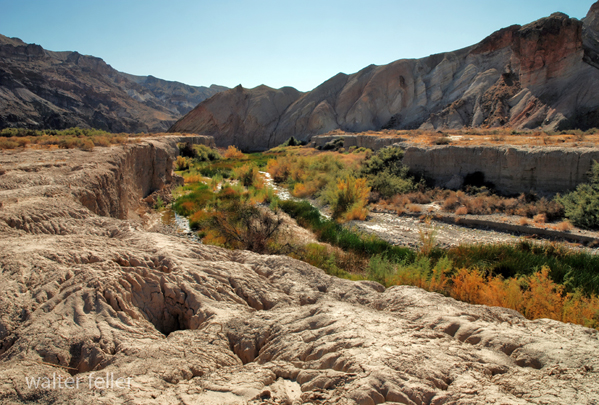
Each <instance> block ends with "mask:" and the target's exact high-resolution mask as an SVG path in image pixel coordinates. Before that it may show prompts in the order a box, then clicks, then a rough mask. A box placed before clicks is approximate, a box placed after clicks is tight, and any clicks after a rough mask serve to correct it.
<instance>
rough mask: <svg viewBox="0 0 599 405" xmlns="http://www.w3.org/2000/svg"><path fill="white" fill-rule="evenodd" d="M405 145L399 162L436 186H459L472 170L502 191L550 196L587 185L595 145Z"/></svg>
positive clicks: (596, 156) (596, 151) (597, 154)
mask: <svg viewBox="0 0 599 405" xmlns="http://www.w3.org/2000/svg"><path fill="white" fill-rule="evenodd" d="M400 145H403V146H404V148H405V154H404V158H403V164H405V165H406V166H408V167H409V168H410V170H411V171H412V172H414V173H417V174H420V175H423V176H424V177H425V178H428V179H429V180H433V181H434V183H435V185H436V186H437V187H447V188H459V187H460V185H458V186H457V187H452V184H459V183H460V182H461V183H462V184H463V181H464V178H465V177H466V176H468V175H472V174H474V173H476V172H480V173H482V174H484V179H485V181H487V182H490V183H492V184H493V185H494V187H495V188H496V190H497V191H499V192H501V193H503V194H520V193H529V192H536V193H539V194H548V195H553V194H556V193H564V192H566V191H568V190H574V189H575V188H576V186H578V185H579V184H581V183H588V182H589V178H588V174H589V171H590V170H591V166H592V163H593V160H596V161H599V149H597V148H558V147H521V146H520V147H518V146H426V147H422V146H414V145H411V144H409V143H403V144H400Z"/></svg>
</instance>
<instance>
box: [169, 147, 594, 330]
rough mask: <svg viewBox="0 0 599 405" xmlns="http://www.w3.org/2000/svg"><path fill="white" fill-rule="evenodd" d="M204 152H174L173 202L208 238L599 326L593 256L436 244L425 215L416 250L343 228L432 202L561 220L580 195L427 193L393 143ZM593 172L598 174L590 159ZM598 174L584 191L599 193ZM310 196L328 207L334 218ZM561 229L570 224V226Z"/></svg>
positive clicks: (478, 190) (342, 272)
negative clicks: (305, 232) (383, 211)
mask: <svg viewBox="0 0 599 405" xmlns="http://www.w3.org/2000/svg"><path fill="white" fill-rule="evenodd" d="M194 148H196V147H194ZM204 149H205V147H202V150H203V152H201V153H200V151H199V150H198V151H197V153H189V156H186V157H182V156H180V158H181V159H184V163H185V164H179V161H178V162H177V169H180V170H182V171H181V172H180V173H181V174H182V175H183V177H184V179H185V186H183V187H182V188H181V189H180V190H178V191H177V197H178V198H177V199H176V202H175V203H174V205H173V208H174V209H175V210H176V211H177V212H178V213H179V214H181V215H185V216H187V217H188V218H189V220H190V225H191V226H192V228H193V229H194V230H195V231H196V232H198V235H199V236H200V237H201V238H202V240H203V242H204V243H208V244H216V245H220V246H224V247H227V248H230V249H249V250H253V251H256V252H260V253H270V254H287V255H289V256H292V257H294V258H297V259H300V260H303V261H305V262H307V263H310V264H312V265H314V266H317V267H319V268H322V269H323V270H325V271H326V272H327V273H329V274H331V275H334V276H338V277H345V278H349V279H354V280H357V279H370V280H375V281H378V282H380V283H382V284H384V285H386V286H392V285H400V284H403V285H414V286H418V287H421V288H424V289H426V290H428V291H435V292H439V293H441V294H444V295H447V296H451V297H454V298H456V299H459V300H462V301H466V302H470V303H474V304H485V305H494V306H502V307H506V308H512V309H515V310H517V311H519V312H521V313H522V314H524V315H525V316H526V317H528V318H530V319H536V318H541V317H548V318H552V319H556V320H560V321H565V322H574V323H579V324H582V325H586V326H589V327H594V328H599V298H598V294H599V274H598V273H597V271H596V269H597V268H599V258H598V257H597V256H594V255H591V254H588V253H585V252H580V251H572V250H569V249H567V248H565V247H563V246H561V245H559V244H556V243H551V244H549V243H545V244H541V243H533V242H528V241H520V242H518V243H516V244H492V245H484V244H479V245H463V246H457V247H454V248H449V249H442V248H440V247H438V246H437V245H436V236H435V229H434V227H433V226H431V225H430V223H428V224H427V223H426V222H425V224H424V225H423V227H422V229H421V241H422V246H421V248H420V249H418V250H413V249H409V248H406V247H401V246H394V245H391V244H389V243H388V242H386V241H384V240H382V239H380V238H378V237H376V236H374V235H371V234H365V233H363V232H359V231H357V230H356V229H354V228H351V227H350V226H348V225H347V224H345V223H346V222H348V221H350V220H355V219H357V220H361V219H364V218H365V217H366V216H367V215H368V209H369V207H371V206H373V204H374V206H377V207H386V208H387V209H395V210H397V212H401V213H403V212H411V213H412V214H417V215H421V214H423V213H422V206H423V205H425V204H430V203H432V202H438V203H440V204H441V207H442V210H444V211H445V212H451V213H455V214H456V215H464V214H466V213H479V214H492V213H498V212H499V213H504V214H509V215H520V216H521V218H522V219H523V220H526V221H527V223H529V224H540V225H542V224H545V223H546V222H549V221H554V220H563V219H564V215H567V212H568V211H567V208H566V207H567V206H568V202H566V203H565V204H564V203H563V201H565V199H568V198H569V199H571V201H572V204H574V203H575V202H576V201H577V200H576V199H575V198H574V197H573V196H571V195H567V196H563V197H558V198H556V199H554V200H547V199H544V198H535V197H534V196H527V195H521V196H518V197H510V198H508V197H500V196H497V195H494V194H493V193H492V192H491V190H489V189H488V188H486V187H484V186H480V185H479V186H469V187H467V188H466V189H465V190H461V191H451V190H440V189H430V188H427V187H426V183H425V182H424V181H423V180H421V179H416V178H415V177H414V176H411V175H410V173H409V170H408V169H407V168H406V167H404V166H403V165H402V164H401V159H402V152H401V150H399V149H393V148H387V149H383V150H381V151H380V152H379V153H377V154H372V152H370V151H366V150H361V151H359V150H357V148H354V149H353V150H352V151H349V150H348V151H345V150H343V151H342V150H340V149H339V150H337V151H321V152H317V151H315V150H313V149H309V148H301V147H298V146H292V147H279V148H275V149H273V150H271V151H269V152H266V153H259V154H243V153H241V152H239V150H237V149H235V148H234V147H230V148H229V149H228V150H226V151H225V152H223V153H216V152H209V151H206V150H204ZM208 156H210V157H208ZM178 160H180V159H178ZM593 170H594V171H595V170H597V171H598V173H599V169H597V168H596V166H594V169H593ZM261 172H268V173H269V174H270V176H271V177H272V179H273V180H274V181H275V182H276V183H277V184H278V185H279V186H282V187H285V188H287V189H288V190H289V192H290V194H291V195H292V196H294V197H295V198H296V199H292V200H285V201H281V200H279V198H278V197H277V196H276V193H275V192H274V190H273V189H272V188H270V187H269V186H268V185H267V182H266V180H265V178H264V175H263V174H262V173H261ZM593 173H595V172H593ZM593 179H595V177H593V175H592V176H591V185H589V187H591V188H592V190H595V189H594V188H593V187H595V186H593V184H594V183H593V181H594V180H593ZM578 191H579V190H577V192H578ZM585 191H586V189H585ZM309 201H313V202H316V203H317V204H320V205H324V206H327V207H328V210H329V212H330V213H331V217H330V218H326V217H324V216H323V215H322V214H321V212H320V210H319V209H318V208H316V207H315V206H314V205H312V204H311V203H310V202H309ZM569 201H570V200H569ZM369 202H370V203H373V204H369ZM587 205H588V204H587ZM283 212H284V213H286V214H287V215H289V216H290V217H292V218H294V219H295V220H296V221H297V223H298V224H299V225H300V226H302V227H304V228H306V229H309V230H310V231H312V232H313V233H314V235H315V236H316V238H317V240H318V243H315V242H311V243H303V242H301V241H298V240H294V239H293V235H285V237H283V235H282V234H281V230H282V227H281V225H282V223H283V218H282V213H283ZM424 214H426V213H424ZM573 222H574V220H573ZM556 226H559V227H562V229H563V230H567V229H566V228H570V227H571V225H570V223H569V222H565V221H562V222H558V225H556Z"/></svg>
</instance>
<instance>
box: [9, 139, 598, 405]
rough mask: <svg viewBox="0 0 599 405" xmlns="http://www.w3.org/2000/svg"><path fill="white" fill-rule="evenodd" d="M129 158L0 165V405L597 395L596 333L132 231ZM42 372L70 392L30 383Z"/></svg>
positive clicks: (22, 157)
mask: <svg viewBox="0 0 599 405" xmlns="http://www.w3.org/2000/svg"><path fill="white" fill-rule="evenodd" d="M119 148H120V149H119ZM128 148H129V147H126V148H121V147H113V148H97V150H96V151H94V152H93V153H89V152H82V151H76V150H73V151H36V152H35V153H28V152H22V153H21V154H10V155H9V154H2V155H0V164H1V165H2V169H3V171H4V174H2V175H0V190H1V191H0V201H1V202H2V205H1V206H0V232H1V234H2V237H1V238H0V269H1V272H0V289H1V291H0V362H1V363H2V366H1V367H0V382H1V384H0V402H4V403H17V404H18V403H31V402H35V403H47V404H49V403H53V404H56V403H58V404H70V403H90V402H92V403H107V404H119V403H155V404H179V403H197V404H212V403H220V404H238V403H250V404H259V403H266V404H275V403H278V404H281V403H285V404H297V403H312V404H324V403H335V404H352V405H355V404H375V403H383V402H385V401H386V402H394V403H404V404H435V405H439V404H483V403H493V402H498V403H506V404H521V403H527V402H528V403H540V401H545V402H547V403H593V401H599V397H598V394H597V393H598V392H599V382H598V381H599V379H598V378H597V370H599V361H598V360H597V358H596V356H595V354H596V353H597V351H598V350H599V340H598V332H597V331H594V330H591V329H587V328H583V327H580V326H574V325H566V324H562V323H559V322H555V321H548V320H537V321H528V320H526V319H524V318H523V317H522V316H521V315H519V314H517V313H515V312H514V311H511V310H506V309H501V308H491V307H484V306H474V305H468V304H465V303H461V302H457V301H455V300H453V299H451V298H446V297H443V296H441V295H439V294H434V293H428V292H425V291H423V290H420V289H418V288H414V287H405V286H404V287H393V288H389V289H387V290H385V289H384V288H383V287H382V286H381V285H379V284H377V283H374V282H369V281H361V282H352V281H348V280H342V279H338V278H334V277H331V276H328V275H327V274H325V273H324V272H323V271H321V270H319V269H316V268H314V267H312V266H309V265H307V264H305V263H302V262H300V261H297V260H294V259H291V258H288V257H284V256H265V255H258V254H255V253H251V252H245V251H235V252H232V251H228V250H225V249H220V248H217V247H212V246H205V245H201V244H198V243H195V242H192V241H189V240H186V239H185V238H178V237H174V236H169V235H164V234H160V233H155V232H146V231H144V230H143V228H142V226H141V225H140V224H139V222H137V221H136V219H135V215H136V210H135V209H134V208H133V207H132V206H130V205H127V204H129V202H132V201H136V202H137V204H139V203H140V198H143V197H147V195H144V193H145V192H147V193H152V192H155V191H156V190H151V187H150V188H148V189H147V190H146V191H144V193H139V192H137V191H135V190H140V189H143V187H141V186H143V184H145V183H143V181H145V180H144V178H145V176H146V175H145V174H144V173H147V172H146V170H149V169H148V168H147V165H151V164H153V163H152V162H151V161H137V162H136V161H133V160H132V161H131V162H130V163H127V164H125V162H127V159H128V157H127V156H131V158H132V159H133V154H131V150H130V149H128ZM131 148H140V149H142V150H140V151H139V154H138V155H137V156H140V157H141V156H145V155H144V154H146V153H147V154H148V156H149V155H151V154H152V153H154V154H155V156H157V157H158V159H157V163H156V164H155V166H154V168H153V169H152V173H154V174H156V176H157V177H156V178H161V177H160V176H161V174H160V170H157V169H158V168H159V167H165V172H163V173H164V176H166V177H162V178H164V179H167V178H168V177H167V176H171V175H172V174H171V169H170V168H169V167H168V164H167V163H168V159H170V160H171V162H172V159H173V158H174V154H175V153H176V149H174V148H173V147H172V146H169V145H168V144H166V143H165V142H164V141H160V140H157V141H152V142H151V143H150V142H142V143H140V144H138V145H133V146H131ZM152 149H154V150H155V151H154V152H151V151H152ZM135 153H137V152H135ZM163 153H164V154H163ZM160 156H165V157H167V158H168V159H164V160H161V159H162V158H160ZM40 161H42V162H44V166H42V165H38V164H37V162H40ZM115 162H117V163H115ZM118 162H123V163H118ZM32 168H33V169H32ZM137 176H140V177H137ZM128 178H129V179H131V180H132V181H133V182H134V183H135V184H137V185H135V184H134V183H127V182H128V181H129V180H126V179H128ZM112 179H115V180H114V182H113V180H112ZM121 179H122V180H121ZM111 184H121V188H120V190H121V191H120V192H118V191H117V188H113V187H112V186H111ZM164 184H165V185H168V184H169V183H168V182H167V181H165V182H164ZM103 191H105V192H106V193H107V195H105V194H102V192H103ZM92 195H94V196H96V198H95V199H94V200H93V201H96V203H95V204H92V203H91V201H92ZM80 196H88V197H89V198H88V199H86V200H84V201H85V202H86V204H84V205H83V204H82V202H81V200H80ZM101 201H104V202H102V203H101ZM88 207H92V208H93V207H97V211H98V212H97V213H96V212H94V211H92V210H90V208H88ZM111 207H112V208H111ZM119 207H121V208H119ZM128 207H129V208H128ZM125 208H127V210H125ZM94 209H95V208H94ZM123 212H127V213H128V214H127V215H128V219H127V220H123V219H119V218H118V217H119V216H120V213H123ZM99 213H100V214H103V215H104V216H102V215H98V214H99ZM112 214H114V215H113V216H110V215H112ZM106 373H108V375H109V376H111V375H112V376H114V378H115V379H116V378H124V379H127V378H129V379H130V380H129V381H130V384H129V385H127V384H125V387H124V388H118V387H115V386H114V385H112V386H109V387H106V386H102V385H101V382H100V380H98V378H105V376H106V375H107V374H106ZM53 375H54V376H60V378H63V379H66V378H69V377H71V376H72V377H74V378H80V379H81V381H82V383H81V384H80V386H79V387H77V388H73V389H64V388H63V389H59V388H52V387H51V386H50V387H43V386H42V385H40V386H38V387H37V388H35V387H33V386H31V385H29V386H28V381H31V379H32V378H39V379H41V380H38V381H43V379H44V378H52V376H53ZM26 378H29V380H28V379H26ZM89 381H93V384H92V386H91V388H90V386H89ZM125 381H127V380H125ZM96 382H99V383H100V385H99V386H98V385H96ZM98 387H100V388H98ZM298 387H299V389H301V393H299V392H297V390H298ZM540 393H542V394H540Z"/></svg>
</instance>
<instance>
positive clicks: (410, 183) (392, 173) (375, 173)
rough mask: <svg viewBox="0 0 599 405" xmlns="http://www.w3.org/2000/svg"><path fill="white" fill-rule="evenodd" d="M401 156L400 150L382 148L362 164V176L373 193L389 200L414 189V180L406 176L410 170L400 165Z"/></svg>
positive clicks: (402, 153)
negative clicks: (365, 177)
mask: <svg viewBox="0 0 599 405" xmlns="http://www.w3.org/2000/svg"><path fill="white" fill-rule="evenodd" d="M403 155H404V151H403V150H402V149H401V148H395V147H389V148H384V149H381V150H380V151H378V153H377V154H376V155H374V156H372V157H371V158H370V159H369V160H368V161H367V162H366V163H365V164H364V166H363V168H362V174H363V175H365V176H367V177H368V180H369V183H370V186H371V187H372V190H373V191H376V192H378V193H380V195H381V196H383V197H386V198H389V197H392V196H394V195H395V194H403V193H407V192H410V191H413V190H414V189H415V187H416V186H415V184H414V179H413V178H412V177H410V176H409V175H408V172H409V170H410V169H409V168H408V167H407V166H404V165H403V163H402V160H403Z"/></svg>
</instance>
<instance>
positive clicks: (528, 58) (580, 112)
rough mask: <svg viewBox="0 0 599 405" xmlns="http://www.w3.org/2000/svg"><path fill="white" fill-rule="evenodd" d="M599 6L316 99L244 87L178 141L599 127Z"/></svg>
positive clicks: (181, 126) (181, 128)
mask: <svg viewBox="0 0 599 405" xmlns="http://www.w3.org/2000/svg"><path fill="white" fill-rule="evenodd" d="M598 40H599V3H595V4H594V5H593V6H592V8H591V10H590V11H589V13H588V15H587V17H586V18H584V19H583V20H582V21H580V20H577V19H575V18H569V17H568V16H567V15H565V14H562V13H555V14H552V15H551V16H550V17H547V18H543V19H541V20H538V21H536V22H533V23H531V24H528V25H525V26H519V25H514V26H511V27H508V28H505V29H502V30H499V31H497V32H495V33H493V34H492V35H490V36H489V37H487V38H485V39H484V40H483V41H481V42H480V43H478V44H476V45H473V46H470V47H468V48H464V49H460V50H457V51H454V52H447V53H442V54H438V55H431V56H429V57H426V58H422V59H410V60H406V59H402V60H398V61H395V62H393V63H390V64H388V65H383V66H375V65H371V66H368V67H366V68H364V69H363V70H361V71H360V72H358V73H355V74H351V75H347V74H343V73H339V74H338V75H336V76H334V77H332V78H331V79H329V80H327V81H326V82H324V83H323V84H321V85H320V86H318V87H316V88H315V89H314V90H312V91H310V92H307V93H300V92H297V91H293V89H290V88H282V89H279V90H274V89H271V88H268V87H266V86H260V87H257V88H255V89H244V88H242V87H241V86H239V87H236V88H234V89H231V90H228V91H225V92H222V93H219V94H217V95H215V96H213V97H211V98H210V99H208V100H205V101H204V102H202V103H200V104H199V105H198V106H197V107H196V108H195V109H194V110H192V111H191V112H190V113H188V114H187V115H186V116H185V117H183V118H182V119H180V120H179V121H178V122H177V123H176V124H175V125H174V126H173V127H172V128H171V129H170V131H171V132H192V133H201V134H206V135H213V136H214V137H215V139H216V144H217V145H219V146H226V145H230V144H232V143H235V144H236V145H237V146H238V147H241V148H243V149H245V150H260V149H267V148H271V147H274V146H277V145H280V144H281V143H283V142H284V141H286V140H287V139H289V138H290V137H291V136H294V137H295V138H297V139H300V140H309V139H310V138H311V137H312V136H314V135H319V134H324V133H327V132H329V131H332V130H335V129H342V130H344V131H349V132H361V131H367V130H380V129H384V128H391V129H414V128H422V129H426V130H435V129H444V128H449V129H456V128H463V127H475V128H478V127H484V128H494V127H511V128H519V129H522V128H537V127H543V128H545V129H550V130H556V129H569V128H582V129H588V128H591V127H599V116H598V115H597V107H598V106H599V96H598V95H599V69H598V67H599V41H598Z"/></svg>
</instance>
